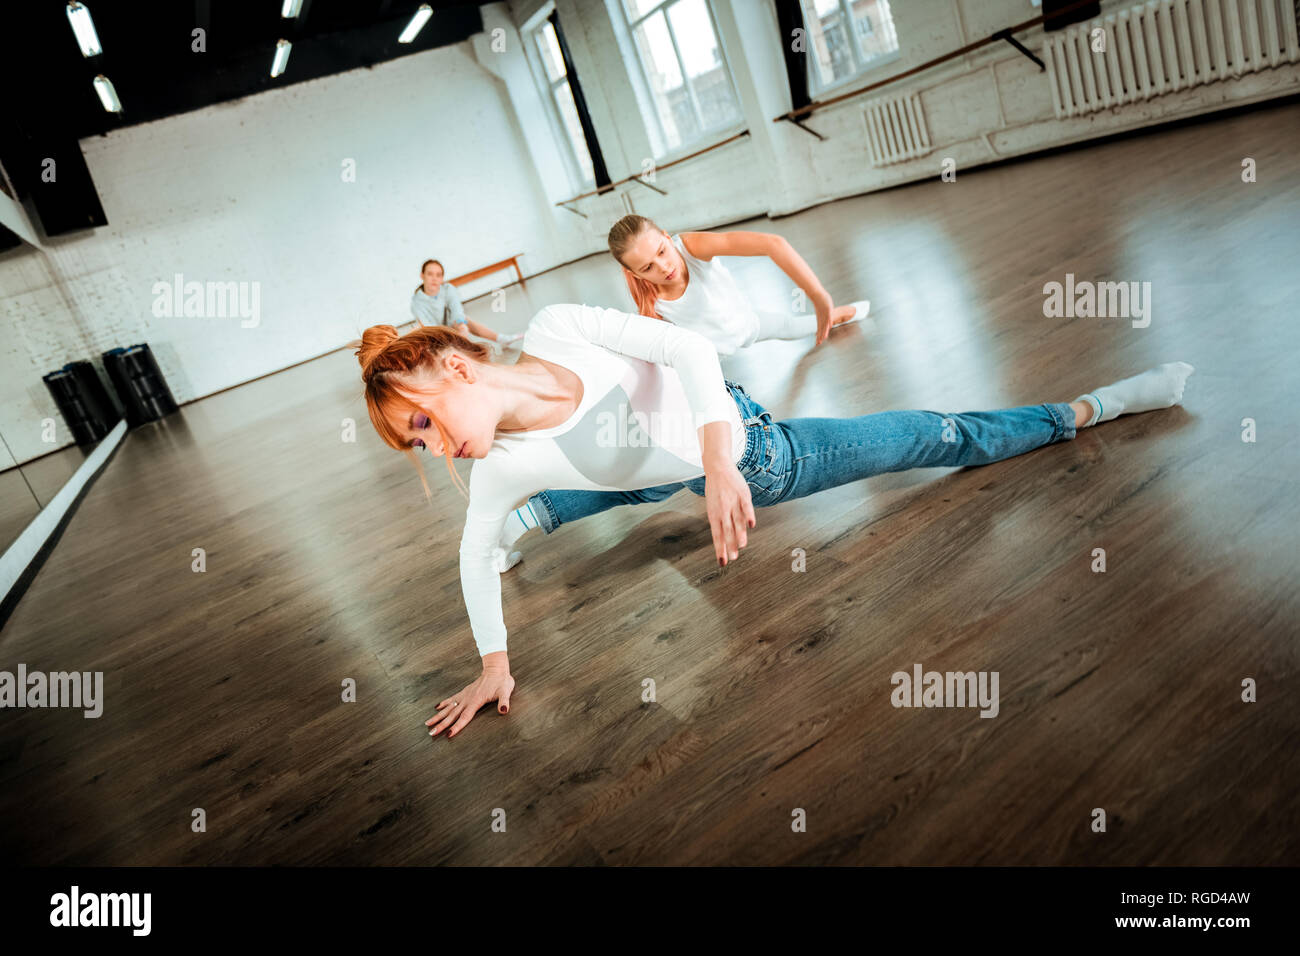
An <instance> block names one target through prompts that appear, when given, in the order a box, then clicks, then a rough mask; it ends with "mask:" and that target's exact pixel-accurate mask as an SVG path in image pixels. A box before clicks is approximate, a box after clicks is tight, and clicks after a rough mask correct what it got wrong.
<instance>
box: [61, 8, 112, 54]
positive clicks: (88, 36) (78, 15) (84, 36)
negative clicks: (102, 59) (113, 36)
mask: <svg viewBox="0 0 1300 956" xmlns="http://www.w3.org/2000/svg"><path fill="white" fill-rule="evenodd" d="M68 22H69V23H71V24H72V32H73V33H75V34H76V35H77V45H78V46H79V47H81V55H82V56H99V54H101V53H103V52H104V48H103V47H101V46H100V45H99V37H98V36H97V35H96V34H95V23H94V21H93V20H91V19H90V11H89V10H87V9H86V8H85V6H84V5H83V4H80V3H77V2H76V0H73V2H71V3H69V4H68Z"/></svg>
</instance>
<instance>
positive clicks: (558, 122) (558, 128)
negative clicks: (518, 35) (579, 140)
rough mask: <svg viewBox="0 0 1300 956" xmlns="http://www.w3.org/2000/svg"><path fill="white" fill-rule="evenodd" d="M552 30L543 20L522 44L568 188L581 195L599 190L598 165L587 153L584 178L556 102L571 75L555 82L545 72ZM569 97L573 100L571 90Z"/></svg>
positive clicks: (561, 65) (530, 29) (567, 128)
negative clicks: (545, 51) (589, 169)
mask: <svg viewBox="0 0 1300 956" xmlns="http://www.w3.org/2000/svg"><path fill="white" fill-rule="evenodd" d="M550 26H551V22H550V20H548V19H546V18H545V17H542V18H541V19H540V20H539V21H538V23H537V25H536V26H534V27H531V28H529V29H528V31H527V32H526V33H525V34H524V41H523V43H524V58H525V59H526V60H527V61H528V67H529V69H530V70H531V71H532V74H533V82H534V84H535V85H536V87H537V92H538V94H539V95H540V96H541V98H542V99H543V100H545V101H546V106H545V109H546V120H547V122H548V124H549V125H550V127H551V135H552V136H553V137H555V140H556V145H557V146H558V147H559V150H560V156H561V158H562V159H563V161H564V168H565V170H566V172H567V173H568V175H569V186H570V187H571V188H573V190H574V191H575V192H579V193H581V192H585V191H587V190H591V189H595V188H596V174H595V166H596V164H595V162H594V161H593V160H592V158H591V155H590V153H588V156H587V162H589V163H591V166H592V175H591V178H590V179H587V178H585V176H584V173H583V167H582V162H581V161H580V160H579V159H578V156H577V152H576V144H575V143H574V142H573V138H572V136H570V134H569V127H568V126H567V125H566V124H565V122H564V116H563V115H562V114H561V113H560V107H559V105H558V104H557V103H556V101H555V91H556V90H557V89H559V88H560V87H561V86H569V74H568V73H561V74H560V76H559V77H557V78H556V79H554V80H552V79H551V75H550V73H549V72H548V71H547V69H546V61H545V60H544V59H543V57H544V54H543V53H542V50H541V47H542V45H543V44H544V43H545V39H544V38H543V36H542V32H543V31H544V30H546V28H547V27H550ZM557 42H558V41H557ZM560 69H564V63H563V61H561V63H560ZM569 96H573V89H572V87H570V89H569ZM582 146H583V149H586V148H587V144H586V141H585V140H584V141H583V144H582Z"/></svg>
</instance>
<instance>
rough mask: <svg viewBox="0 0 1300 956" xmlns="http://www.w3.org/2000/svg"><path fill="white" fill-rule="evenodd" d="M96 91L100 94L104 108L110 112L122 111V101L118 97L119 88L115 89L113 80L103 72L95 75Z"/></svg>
mask: <svg viewBox="0 0 1300 956" xmlns="http://www.w3.org/2000/svg"><path fill="white" fill-rule="evenodd" d="M95 92H96V93H98V94H99V101H100V102H101V103H103V104H104V109H106V110H108V111H109V112H110V113H120V112H122V101H121V100H119V99H118V98H117V90H115V89H113V81H112V80H110V79H109V78H108V77H106V76H105V75H104V74H103V73H101V74H99V76H97V77H95Z"/></svg>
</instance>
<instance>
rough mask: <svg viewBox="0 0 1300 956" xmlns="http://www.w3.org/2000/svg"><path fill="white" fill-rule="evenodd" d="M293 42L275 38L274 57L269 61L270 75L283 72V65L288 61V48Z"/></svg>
mask: <svg viewBox="0 0 1300 956" xmlns="http://www.w3.org/2000/svg"><path fill="white" fill-rule="evenodd" d="M292 47H293V44H292V43H290V42H289V41H288V40H277V41H276V44H275V59H274V60H272V61H271V75H272V76H279V75H280V74H281V73H283V72H284V68H285V66H286V65H287V64H288V62H289V50H290V49H291V48H292Z"/></svg>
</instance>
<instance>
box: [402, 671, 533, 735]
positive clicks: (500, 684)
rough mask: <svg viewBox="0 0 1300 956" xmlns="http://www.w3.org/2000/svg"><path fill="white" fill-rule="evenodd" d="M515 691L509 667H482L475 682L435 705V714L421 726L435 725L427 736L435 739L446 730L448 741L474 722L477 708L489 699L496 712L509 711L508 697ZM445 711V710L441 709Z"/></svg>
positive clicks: (505, 712)
mask: <svg viewBox="0 0 1300 956" xmlns="http://www.w3.org/2000/svg"><path fill="white" fill-rule="evenodd" d="M514 689H515V679H514V678H513V677H511V676H510V669H509V668H508V667H488V666H484V668H483V673H482V674H480V675H479V677H478V680H476V681H474V683H472V684H470V685H469V686H468V687H466V688H465V689H464V690H462V691H461V692H460V693H459V694H456V695H455V696H454V697H448V698H447V699H446V700H444V701H442V703H440V704H439V705H438V715H437V716H436V717H430V718H429V719H428V720H426V721H425V722H424V726H426V727H428V726H430V725H433V724H436V726H434V728H433V730H431V731H429V736H430V737H436V736H438V734H440V733H442V732H443V731H444V730H446V729H447V727H449V726H450V727H451V732H450V733H448V734H447V737H448V738H449V739H450V738H452V737H455V736H456V734H458V733H460V731H461V728H463V727H464V726H465V725H466V724H468V723H469V722H470V721H471V720H473V719H474V716H475V714H477V713H478V710H479V708H480V707H482V706H483V705H484V704H486V703H487V702H488V701H490V700H495V701H497V702H498V704H497V711H498V712H499V713H502V714H507V713H509V712H510V694H511V693H512V692H513V691H514ZM444 708H445V709H444Z"/></svg>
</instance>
